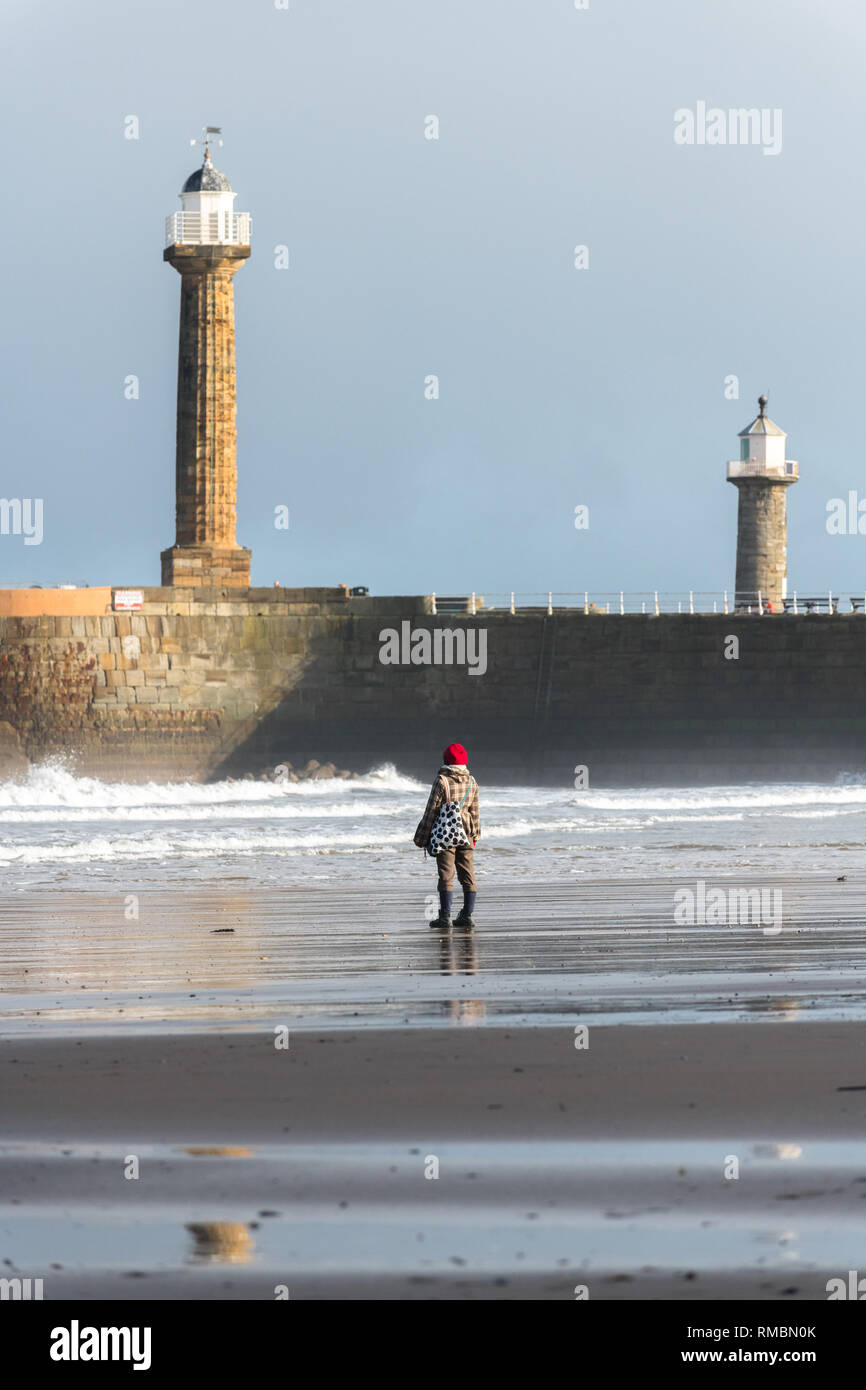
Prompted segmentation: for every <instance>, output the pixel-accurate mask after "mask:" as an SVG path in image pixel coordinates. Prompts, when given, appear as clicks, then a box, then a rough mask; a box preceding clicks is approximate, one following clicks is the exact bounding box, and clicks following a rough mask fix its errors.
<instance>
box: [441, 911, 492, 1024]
mask: <svg viewBox="0 0 866 1390" xmlns="http://www.w3.org/2000/svg"><path fill="white" fill-rule="evenodd" d="M439 960H440V968H441V973H442V974H443V975H477V974H478V938H477V936H476V934H475V932H474V931H473V930H472V928H471V927H454V928H453V929H452V930H451V931H444V932H442V933H441V935H440V937H439ZM445 1008H446V1010H447V1011H448V1013H449V1015H450V1018H451V1022H452V1023H459V1024H463V1025H465V1026H471V1025H472V1024H475V1023H482V1022H483V1021H484V1019H485V1018H486V1017H487V1006H486V1004H485V1003H484V1001H483V1000H482V999H449V1000H447V1001H446V1002H445Z"/></svg>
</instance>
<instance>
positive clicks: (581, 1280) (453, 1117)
mask: <svg viewBox="0 0 866 1390" xmlns="http://www.w3.org/2000/svg"><path fill="white" fill-rule="evenodd" d="M761 881H762V882H763V883H766V882H767V879H766V878H765V877H764V878H762V880H761ZM864 887H866V885H864V884H861V883H860V882H859V880H856V879H853V880H852V881H851V882H844V883H837V882H836V881H835V879H831V878H830V876H824V877H820V876H813V877H811V878H805V877H804V878H803V879H802V880H801V881H800V882H798V883H796V884H791V883H790V882H789V883H787V884H786V892H785V905H786V919H785V924H784V926H783V929H782V930H781V931H780V932H779V933H778V934H767V933H766V932H765V931H764V930H763V929H762V928H761V927H760V926H754V925H747V926H731V927H723V928H719V927H697V926H696V927H685V928H674V927H672V925H671V909H670V905H671V900H672V892H673V886H672V884H671V883H670V882H664V881H661V880H657V881H652V882H650V881H644V882H637V881H634V880H621V881H618V882H606V883H602V884H598V883H597V884H594V885H592V888H591V889H590V888H588V887H587V886H581V885H577V884H574V885H571V884H548V885H527V886H526V887H523V888H517V887H509V889H508V891H507V892H503V893H501V894H499V895H494V894H490V895H489V899H488V901H486V902H485V903H484V911H483V914H482V915H481V917H480V925H479V927H478V929H477V930H476V932H475V933H460V932H458V931H456V930H455V931H452V932H451V933H443V934H440V933H439V932H438V931H431V929H430V928H429V926H428V925H427V923H426V921H424V918H423V911H419V905H418V901H417V898H414V899H413V898H412V895H411V894H410V893H406V892H404V891H400V890H392V891H391V892H390V893H386V894H384V895H380V896H379V899H378V901H377V902H376V904H375V906H369V907H367V908H364V909H362V910H360V911H359V908H358V898H357V895H353V894H351V893H349V892H347V891H345V890H343V889H328V888H320V889H317V890H315V891H314V892H313V891H310V892H307V891H304V890H300V891H298V890H293V891H291V892H289V893H286V894H282V895H277V894H274V893H270V892H264V891H257V890H255V889H250V888H249V886H248V885H245V886H243V887H241V886H240V885H238V886H237V887H236V888H234V889H232V888H229V887H224V888H221V889H217V888H214V887H208V888H206V889H203V890H201V891H200V892H193V891H190V892H187V893H186V894H184V895H182V896H181V897H180V898H179V899H174V898H173V895H171V894H164V895H162V896H160V895H159V894H156V893H150V894H143V895H142V896H141V898H140V900H139V903H138V911H139V916H138V918H137V919H133V920H131V921H127V920H125V918H124V915H123V906H124V900H125V899H124V898H119V897H118V896H117V895H106V894H82V893H81V892H78V891H76V892H75V893H72V894H64V893H62V892H56V893H44V892H43V893H39V894H32V895H31V894H28V895H27V896H26V897H22V896H15V897H6V898H4V899H3V900H2V902H0V943H2V952H0V955H2V961H3V966H2V970H0V983H2V987H3V994H2V1015H0V1029H2V1033H0V1094H2V1097H3V1105H2V1118H0V1179H2V1180H0V1192H2V1194H3V1196H2V1199H0V1258H2V1259H4V1260H5V1261H6V1262H7V1263H6V1265H5V1268H6V1270H7V1272H8V1274H9V1276H10V1277H11V1276H12V1275H13V1273H20V1274H21V1275H22V1276H29V1277H42V1278H43V1280H44V1284H45V1297H46V1298H63V1297H83V1298H88V1297H102V1298H106V1297H107V1298H171V1297H180V1298H204V1299H210V1298H214V1299H224V1298H271V1299H272V1298H274V1297H276V1296H279V1293H278V1292H275V1291H281V1290H286V1291H287V1292H288V1294H289V1296H290V1297H292V1298H329V1297H334V1298H343V1297H347V1298H419V1299H431V1298H433V1299H437V1298H482V1299H491V1298H496V1299H498V1298H549V1299H562V1298H569V1299H571V1298H574V1297H575V1288H578V1289H582V1288H583V1287H584V1286H585V1287H586V1288H587V1290H588V1292H589V1296H590V1297H591V1298H594V1299H597V1298H675V1299H706V1298H713V1297H721V1298H726V1297H731V1298H756V1299H771V1300H774V1299H783V1300H784V1299H790V1300H798V1299H815V1298H824V1297H826V1293H825V1285H826V1281H827V1279H828V1278H830V1277H833V1276H837V1275H839V1274H845V1272H846V1271H847V1270H848V1269H849V1268H857V1267H858V1260H859V1262H860V1264H862V1231H863V1229H864V1215H866V1207H864V1206H863V1205H862V1204H863V1202H864V1201H866V1145H864V1142H863V1134H864V1127H866V1024H864V1023H863V1022H862V1019H863V1002H864V1001H863V952H864V932H863V917H864V916H866V912H864V907H866V895H864ZM539 904H540V906H539ZM583 1029H588V1032H586V1033H583V1032H582V1030H583ZM275 1030H281V1031H280V1032H279V1033H277V1032H275ZM575 1030H578V1031H577V1032H576V1031H575ZM576 1042H577V1043H578V1044H579V1045H578V1046H575V1044H576ZM277 1043H285V1044H287V1045H285V1046H282V1045H280V1046H278V1045H276V1044H277ZM131 1159H135V1160H136V1161H137V1164H138V1176H137V1177H126V1176H124V1172H125V1171H127V1170H128V1169H129V1161H130V1160H131ZM734 1173H736V1175H735V1176H734Z"/></svg>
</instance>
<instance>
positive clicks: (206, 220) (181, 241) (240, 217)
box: [165, 212, 252, 246]
mask: <svg viewBox="0 0 866 1390" xmlns="http://www.w3.org/2000/svg"><path fill="white" fill-rule="evenodd" d="M251 232H252V218H251V217H250V214H249V213H248V212H207V213H200V212H172V213H170V214H169V216H168V217H167V218H166V219H165V244H166V246H249V244H250V234H251Z"/></svg>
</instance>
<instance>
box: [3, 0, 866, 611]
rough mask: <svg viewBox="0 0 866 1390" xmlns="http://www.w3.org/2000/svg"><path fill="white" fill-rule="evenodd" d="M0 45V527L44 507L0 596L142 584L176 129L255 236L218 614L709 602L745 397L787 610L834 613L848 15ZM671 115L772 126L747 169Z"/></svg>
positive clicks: (66, 17)
mask: <svg viewBox="0 0 866 1390" xmlns="http://www.w3.org/2000/svg"><path fill="white" fill-rule="evenodd" d="M2 30H3V45H2V46H3V50H4V63H3V66H4V69H5V71H4V76H3V82H2V84H0V103H2V108H3V115H4V126H5V129H6V139H5V141H4V166H5V168H4V181H5V187H6V216H5V218H4V220H3V231H4V243H5V254H4V259H3V264H4V279H5V293H4V319H5V333H4V346H3V354H4V355H3V379H4V385H5V390H4V392H3V396H4V408H3V440H4V445H5V447H4V452H3V462H4V466H3V470H2V487H0V492H2V495H4V496H6V497H14V496H18V497H33V496H41V497H43V498H44V499H45V522H44V525H45V539H44V542H43V544H42V545H41V546H32V547H25V546H24V545H23V541H22V538H21V537H16V536H0V580H2V581H3V582H5V583H10V582H23V583H35V582H41V583H50V582H57V581H60V582H63V581H68V582H78V583H91V584H95V583H130V584H131V583H139V584H155V583H158V581H159V551H160V550H161V549H162V548H164V547H165V546H168V545H170V544H171V543H172V541H173V539H174V530H173V523H174V513H173V506H174V503H173V486H174V409H175V398H174V397H175V371H176V333H177V314H178V299H179V286H180V280H179V277H178V276H177V275H176V274H175V273H174V272H173V271H172V270H171V269H170V268H169V267H168V266H166V265H164V264H163V262H162V245H163V219H164V217H165V215H166V214H167V213H169V212H173V211H175V210H177V209H178V208H179V206H180V205H179V203H178V201H177V193H178V190H179V188H180V185H181V183H182V182H183V179H184V178H185V177H186V175H187V174H188V173H189V172H190V171H191V170H192V169H193V168H194V167H195V166H196V165H197V164H198V163H199V162H200V153H199V151H198V150H192V149H190V146H189V143H188V142H189V140H190V138H191V137H193V136H197V135H198V133H199V130H200V127H201V125H202V124H203V123H205V122H209V123H214V124H219V125H222V127H223V131H224V141H225V144H224V147H223V148H222V149H219V150H215V151H214V162H215V163H216V164H217V166H218V167H219V168H222V169H223V170H224V171H225V172H226V173H227V174H228V176H229V177H230V179H231V180H232V184H233V187H234V188H235V189H236V190H237V193H238V197H237V200H236V208H237V209H238V210H239V211H250V212H251V213H252V215H253V219H254V220H253V254H252V258H251V260H250V261H249V262H248V264H247V265H245V266H244V267H243V269H242V270H241V271H240V273H239V274H238V276H237V277H236V280H235V290H236V308H237V334H238V338H237V347H238V393H239V413H238V466H239V526H238V539H239V541H240V542H241V543H242V544H245V545H249V546H251V547H252V549H253V580H254V582H256V583H262V584H270V583H271V582H272V581H273V580H274V579H280V580H281V582H283V583H284V584H302V583H306V584H329V583H337V582H341V581H344V582H346V583H349V584H360V583H365V584H369V585H370V586H371V587H372V588H373V589H374V591H376V592H379V593H385V592H391V593H401V592H402V593H406V592H418V591H428V590H431V589H435V590H437V591H439V592H446V591H452V592H454V591H457V592H461V591H468V590H469V589H472V588H474V589H476V590H478V591H479V592H485V591H494V590H508V589H515V590H518V591H530V590H531V591H540V590H547V589H554V590H557V591H576V590H583V589H584V588H590V589H596V590H598V589H619V588H624V589H627V590H637V589H652V588H660V589H668V590H671V589H688V588H694V589H697V590H709V589H714V588H719V589H721V588H723V587H725V586H727V587H728V588H729V589H731V588H732V587H733V569H734V541H735V523H736V501H737V497H736V492H735V490H734V488H732V487H730V486H729V485H728V484H727V483H726V482H725V480H724V465H725V461H726V459H728V458H734V457H736V455H737V440H736V434H737V431H738V430H739V429H741V428H742V427H743V426H745V425H746V424H747V423H748V422H749V420H750V419H751V418H752V416H753V415H754V414H755V408H754V400H755V398H756V397H757V395H758V394H759V393H760V392H761V391H764V390H766V391H767V392H768V393H769V396H770V405H769V413H770V415H771V416H772V417H773V419H774V420H776V421H777V422H778V423H779V424H780V425H781V426H782V428H783V429H786V430H787V431H788V433H789V441H788V453H789V456H790V457H793V458H795V459H798V460H799V462H800V482H799V483H798V484H797V485H796V486H795V487H793V488H792V489H791V490H790V492H789V495H788V515H789V584H790V585H791V586H792V587H797V588H798V589H799V590H800V592H801V593H802V592H805V591H808V590H812V589H824V588H826V587H827V586H828V585H833V586H834V588H836V589H838V590H842V591H843V592H849V591H850V592H861V591H862V590H863V589H864V588H866V565H864V563H863V556H864V554H866V536H859V535H858V536H842V537H838V536H829V535H828V534H827V531H826V528H825V519H826V503H827V501H828V499H830V498H832V497H837V496H847V493H848V491H849V490H850V489H857V490H858V491H859V493H860V495H861V496H862V497H863V498H864V499H866V469H864V467H863V464H862V458H861V452H862V444H861V438H860V434H861V424H860V415H861V400H862V388H861V381H862V376H863V361H862V347H861V344H862V337H863V333H862V324H863V320H864V303H863V297H864V292H863V240H864V231H863V228H864V225H866V216H864V213H866V208H864V193H863V176H862V171H861V163H862V161H861V159H860V150H861V146H862V138H861V137H862V134H863V129H864V102H866V97H864V88H863V81H862V72H863V61H864V47H866V10H864V9H863V8H862V7H861V6H859V5H856V4H854V3H853V0H852V2H851V3H842V0H834V2H832V3H826V2H825V3H822V4H821V5H820V6H818V5H815V4H804V3H800V0H725V3H718V2H717V0H665V3H664V4H661V3H652V2H651V0H590V9H589V10H588V11H586V12H579V11H577V10H575V8H574V3H573V0H437V2H436V3H432V2H431V3H421V0H368V2H367V3H363V4H362V3H356V0H352V3H347V2H346V0H290V8H289V10H288V12H285V11H281V10H277V9H276V8H275V6H274V4H273V0H244V2H243V3H241V0H208V3H203V0H192V2H190V0H185V3H178V0H173V3H167V0H157V2H156V3H153V0H150V2H149V3H124V4H118V3H117V0H105V3H90V2H89V0H79V3H76V4H75V5H68V4H61V3H57V0H50V3H40V4H39V5H32V4H29V5H25V4H22V3H11V4H10V3H8V0H7V3H6V4H5V5H4V9H3V18H2ZM700 100H705V101H707V102H708V103H709V104H710V105H716V106H719V107H723V108H727V107H729V106H748V107H759V108H763V107H766V108H777V107H778V108H781V109H782V112H783V145H782V151H781V153H780V154H779V155H778V156H777V157H773V156H767V155H764V154H763V153H762V150H761V149H760V148H757V147H752V146H749V147H744V146H725V147H709V146H692V147H682V146H677V145H675V143H674V140H673V128H674V119H673V116H674V111H675V110H676V109H678V108H682V107H689V108H694V107H695V106H696V103H697V102H698V101H700ZM130 114H133V115H136V116H137V117H138V118H139V120H140V123H141V135H140V139H139V140H137V141H132V140H126V139H125V138H124V125H123V122H124V117H126V116H127V115H130ZM430 114H435V115H436V116H438V118H439V121H440V138H439V140H438V141H432V140H426V139H425V138H424V120H425V117H426V116H428V115H430ZM282 243H285V244H286V245H288V247H289V249H290V257H291V267H290V269H289V270H288V271H279V270H276V269H275V268H274V247H275V246H277V245H279V244H282ZM578 243H583V244H586V245H588V246H589V249H590V267H589V269H588V270H586V271H576V270H575V269H574V268H573V263H572V262H573V248H574V246H575V245H576V244H578ZM130 373H134V374H136V375H137V376H138V377H139V378H140V383H141V386H140V391H141V395H140V399H139V400H137V401H127V400H125V399H124V395H123V381H124V378H125V377H126V376H127V375H128V374H130ZM430 373H435V374H437V375H438V376H439V379H440V391H441V395H440V399H439V400H437V401H428V400H425V399H424V379H425V377H426V376H427V375H428V374H430ZM729 373H736V374H737V376H738V377H739V381H740V399H739V400H735V401H731V400H726V399H725V396H724V379H725V377H726V375H728V374H729ZM579 503H584V504H587V505H589V507H590V521H591V524H590V529H589V531H588V532H578V531H575V529H574V526H573V513H574V508H575V506H576V505H577V504H579ZM278 504H286V505H288V506H289V508H290V509H291V529H290V530H289V531H288V532H284V531H278V530H275V528H274V525H273V516H274V508H275V506H277V505H278Z"/></svg>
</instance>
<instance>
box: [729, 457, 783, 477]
mask: <svg viewBox="0 0 866 1390" xmlns="http://www.w3.org/2000/svg"><path fill="white" fill-rule="evenodd" d="M799 476H800V465H799V464H798V463H797V462H796V460H795V459H785V462H784V463H754V462H753V461H752V460H751V459H732V460H731V461H730V463H729V464H728V477H729V478H798V477H799Z"/></svg>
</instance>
